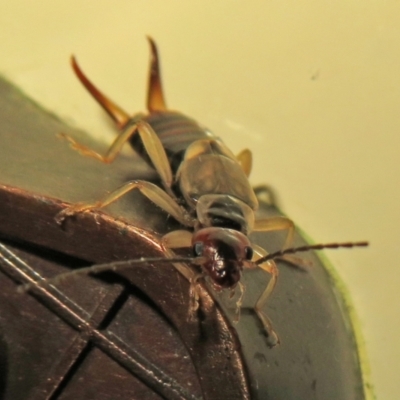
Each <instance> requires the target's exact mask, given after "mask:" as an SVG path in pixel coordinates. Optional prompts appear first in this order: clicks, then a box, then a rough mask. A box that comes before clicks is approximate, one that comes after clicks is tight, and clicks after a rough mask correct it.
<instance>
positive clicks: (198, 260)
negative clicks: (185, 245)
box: [18, 241, 369, 293]
mask: <svg viewBox="0 0 400 400" xmlns="http://www.w3.org/2000/svg"><path fill="white" fill-rule="evenodd" d="M368 245H369V243H368V242H365V241H364V242H344V243H326V244H314V245H305V246H300V247H292V248H290V249H286V250H280V251H276V252H275V253H271V254H268V255H266V256H265V257H262V258H259V259H258V260H257V261H255V262H254V264H255V265H259V264H262V263H264V262H266V261H270V260H274V259H277V258H279V257H282V256H284V255H286V254H294V253H300V252H305V251H310V250H323V249H338V248H352V247H366V246H368ZM203 260H204V258H203V257H176V258H161V257H153V258H144V257H142V258H139V259H137V260H128V261H115V262H111V263H107V264H98V265H92V266H90V267H84V268H79V269H76V270H74V271H68V272H65V273H63V274H59V275H57V276H55V277H54V278H49V279H43V280H40V281H38V282H35V283H27V284H25V285H21V286H19V287H18V292H20V293H21V292H26V291H28V290H30V289H32V288H33V287H35V286H36V285H39V286H41V285H42V283H46V284H57V283H60V282H62V281H64V280H66V279H69V278H71V277H73V276H77V275H88V274H99V273H101V272H107V271H114V272H115V271H117V270H121V269H126V268H129V267H131V266H133V265H138V264H149V263H159V264H166V263H192V264H197V265H201V264H202V261H203Z"/></svg>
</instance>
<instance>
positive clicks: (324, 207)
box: [0, 0, 400, 399]
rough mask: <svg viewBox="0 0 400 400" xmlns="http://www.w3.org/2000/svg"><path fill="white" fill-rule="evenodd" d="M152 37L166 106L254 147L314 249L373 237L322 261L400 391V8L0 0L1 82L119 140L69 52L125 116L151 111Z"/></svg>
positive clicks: (375, 378) (381, 382) (385, 375)
mask: <svg viewBox="0 0 400 400" xmlns="http://www.w3.org/2000/svg"><path fill="white" fill-rule="evenodd" d="M145 35H151V36H152V37H153V38H154V39H155V40H156V41H157V43H158V46H159V49H160V52H161V60H162V72H163V78H164V87H165V90H166V96H167V102H168V105H170V107H171V108H172V109H176V110H180V111H182V112H184V113H185V114H187V115H189V116H192V117H194V118H195V119H197V120H198V121H199V122H201V123H202V124H204V125H206V126H208V127H209V128H210V129H211V130H212V131H213V132H215V133H216V134H218V135H219V136H221V138H223V140H224V141H225V142H226V143H227V144H228V146H229V147H230V148H231V149H232V150H233V151H234V152H238V151H240V150H241V149H243V148H245V147H247V148H250V149H251V150H252V151H253V155H254V167H253V172H252V175H251V181H252V182H253V183H254V184H261V183H268V184H269V185H271V186H272V187H273V188H274V189H275V191H276V193H277V195H278V201H279V205H280V207H281V208H282V210H283V211H284V212H285V213H286V214H287V215H288V216H289V217H290V218H291V219H293V220H294V222H295V223H296V224H297V225H298V226H299V227H300V228H301V229H303V230H304V231H305V232H306V233H307V234H308V235H309V236H310V237H311V238H312V239H313V240H314V241H315V242H332V241H348V240H352V241H355V240H369V241H370V242H371V246H370V248H368V249H356V250H351V251H350V250H343V251H336V252H335V251H330V252H327V253H326V255H327V257H328V258H329V259H330V261H331V262H332V264H333V265H334V266H335V268H336V270H337V271H338V274H339V275H340V277H341V278H342V280H343V281H344V282H345V284H346V286H347V288H348V290H349V292H350V294H351V298H352V300H353V303H354V306H355V310H356V313H357V315H358V319H359V326H360V329H361V331H362V334H363V337H364V339H365V344H366V353H367V358H368V359H369V364H370V368H371V377H370V379H369V382H370V383H371V384H372V385H373V386H374V388H375V389H374V390H375V393H376V395H377V397H378V398H379V399H397V398H400V388H399V386H398V384H397V381H398V371H399V370H400V361H399V360H400V343H399V337H400V318H399V316H400V315H399V312H400V301H399V300H400V299H399V295H398V291H399V290H400V274H399V272H398V269H399V267H398V264H399V261H398V259H399V254H398V251H397V249H398V247H399V246H398V244H397V240H398V238H399V231H400V229H399V224H400V207H399V205H400V189H399V175H400V161H399V150H400V139H399V130H400V112H399V108H400V68H399V67H400V4H399V3H398V2H397V1H395V0H387V1H384V2H383V1H382V2H376V1H359V0H346V1H345V0H340V1H335V2H328V1H313V0H305V1H301V2H299V1H295V0H280V1H271V2H266V1H261V0H254V1H251V2H249V1H243V0H242V1H240V0H236V1H235V0H220V1H218V2H214V1H210V0H203V1H202V2H182V1H176V0H170V1H165V0H164V1H161V0H157V1H156V0H146V1H142V0H136V1H132V0H120V1H119V2H112V1H109V0H97V1H96V2H89V1H76V0H70V1H68V2H54V1H50V0H42V1H40V2H38V3H32V2H29V1H27V0H14V1H13V2H7V4H6V2H2V5H0V55H1V58H0V74H2V75H3V76H5V77H6V78H8V79H9V80H11V81H12V82H14V83H15V84H16V85H17V86H19V87H21V88H22V89H23V90H24V91H25V92H26V93H27V94H28V95H29V96H30V97H32V98H33V99H35V100H36V101H37V102H39V103H40V104H41V105H42V106H43V107H44V108H46V109H48V110H50V111H52V112H54V113H56V114H57V115H59V116H60V117H61V118H63V119H64V120H66V121H67V122H69V123H70V124H72V125H74V126H77V127H80V128H82V129H85V130H86V131H88V132H90V133H91V134H93V135H96V136H98V137H99V140H102V141H104V143H107V144H109V143H110V142H111V140H112V138H113V137H114V132H115V131H114V130H113V129H112V126H111V125H110V123H109V122H108V121H107V119H106V117H105V116H104V115H103V112H102V110H101V109H100V108H99V107H98V106H97V105H96V104H95V102H94V101H92V99H91V98H90V97H89V95H88V94H87V93H86V92H85V90H84V89H83V88H82V87H81V85H80V83H79V82H78V81H77V79H76V78H75V76H74V75H73V73H72V71H71V68H70V64H69V57H70V55H71V54H72V53H74V54H75V55H76V56H77V58H78V60H79V62H80V64H81V66H82V68H83V70H84V71H85V72H86V73H87V75H88V76H89V77H90V78H91V79H92V80H93V81H94V82H95V83H96V84H97V85H98V86H99V87H100V88H101V89H102V90H103V91H104V92H105V93H107V94H108V95H109V96H110V97H111V98H112V99H113V100H115V101H116V102H117V103H118V104H120V105H121V106H122V107H123V108H125V109H126V110H128V111H132V112H137V111H144V110H145V94H146V84H147V72H148V69H147V68H148V59H149V49H148V44H147V42H146V40H145ZM38 140H40V138H38ZM43 145H44V146H45V145H46V144H45V143H43ZM368 368H369V367H368V366H367V367H366V369H368Z"/></svg>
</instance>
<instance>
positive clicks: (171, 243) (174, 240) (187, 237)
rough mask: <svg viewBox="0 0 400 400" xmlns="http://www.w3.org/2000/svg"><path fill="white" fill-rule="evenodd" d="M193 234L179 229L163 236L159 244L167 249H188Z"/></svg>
mask: <svg viewBox="0 0 400 400" xmlns="http://www.w3.org/2000/svg"><path fill="white" fill-rule="evenodd" d="M192 237H193V233H192V232H189V231H186V230H183V229H179V230H176V231H172V232H169V233H167V234H166V235H164V236H163V237H162V239H161V242H162V244H163V246H164V247H166V248H168V249H182V248H189V247H191V245H192Z"/></svg>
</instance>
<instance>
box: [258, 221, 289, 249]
mask: <svg viewBox="0 0 400 400" xmlns="http://www.w3.org/2000/svg"><path fill="white" fill-rule="evenodd" d="M253 230H255V231H262V232H268V231H279V230H287V231H288V232H287V236H286V240H285V243H284V245H283V249H287V248H288V247H290V246H291V244H292V242H293V235H294V223H293V221H291V220H290V219H289V218H286V217H272V218H266V219H259V220H256V221H255V222H254V228H253Z"/></svg>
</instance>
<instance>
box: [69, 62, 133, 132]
mask: <svg viewBox="0 0 400 400" xmlns="http://www.w3.org/2000/svg"><path fill="white" fill-rule="evenodd" d="M71 65H72V68H73V70H74V71H75V74H76V76H77V77H78V79H79V80H80V81H81V83H82V85H83V86H85V88H86V89H87V91H88V92H89V93H90V94H91V95H92V96H93V97H94V99H95V100H96V101H97V102H98V103H99V104H100V105H101V107H103V109H104V110H105V111H106V113H107V114H108V115H109V116H110V117H111V118H112V119H113V120H114V122H115V123H116V124H117V126H118V128H120V129H122V128H123V127H124V126H125V125H126V124H127V122H128V121H129V119H130V116H129V114H128V113H126V112H125V111H124V110H123V109H122V108H121V107H119V106H117V105H116V104H115V103H114V102H113V101H111V100H110V99H109V98H108V97H107V96H106V95H104V94H103V93H102V92H101V91H100V90H99V89H97V87H96V86H95V85H94V84H93V83H92V82H91V81H90V80H89V79H88V78H87V76H86V75H85V74H84V73H83V71H82V70H81V69H80V67H79V65H78V63H77V61H76V59H75V57H74V56H72V57H71Z"/></svg>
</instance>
